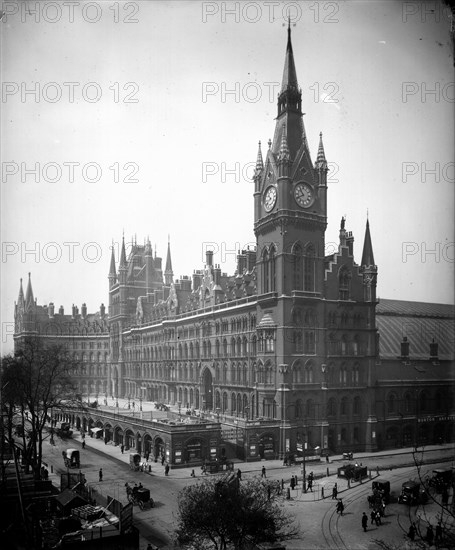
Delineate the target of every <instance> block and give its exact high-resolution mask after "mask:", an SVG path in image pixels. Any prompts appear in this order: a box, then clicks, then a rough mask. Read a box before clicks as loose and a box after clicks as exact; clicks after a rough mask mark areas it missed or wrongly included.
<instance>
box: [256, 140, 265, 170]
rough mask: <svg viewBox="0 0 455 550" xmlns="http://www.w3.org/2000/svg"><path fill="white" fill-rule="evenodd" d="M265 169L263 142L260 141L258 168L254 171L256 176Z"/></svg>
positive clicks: (257, 159)
mask: <svg viewBox="0 0 455 550" xmlns="http://www.w3.org/2000/svg"><path fill="white" fill-rule="evenodd" d="M263 169H264V161H263V160H262V150H261V142H260V141H259V144H258V156H257V158H256V169H255V171H254V176H255V177H257V176H260V175H261V172H262V170H263Z"/></svg>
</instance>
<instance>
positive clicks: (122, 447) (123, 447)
mask: <svg viewBox="0 0 455 550" xmlns="http://www.w3.org/2000/svg"><path fill="white" fill-rule="evenodd" d="M120 450H121V451H122V454H123V451H124V450H125V445H123V443H122V444H121V445H120Z"/></svg>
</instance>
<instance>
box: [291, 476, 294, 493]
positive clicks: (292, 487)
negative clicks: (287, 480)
mask: <svg viewBox="0 0 455 550" xmlns="http://www.w3.org/2000/svg"><path fill="white" fill-rule="evenodd" d="M294 487H295V479H294V476H291V489H292V490H294Z"/></svg>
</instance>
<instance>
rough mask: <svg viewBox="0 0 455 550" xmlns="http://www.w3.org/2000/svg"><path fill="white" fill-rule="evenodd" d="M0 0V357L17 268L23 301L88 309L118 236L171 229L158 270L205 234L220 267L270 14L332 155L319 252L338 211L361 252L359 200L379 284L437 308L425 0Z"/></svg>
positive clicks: (444, 179) (431, 7) (449, 280)
mask: <svg viewBox="0 0 455 550" xmlns="http://www.w3.org/2000/svg"><path fill="white" fill-rule="evenodd" d="M4 6H5V8H6V10H7V12H8V13H7V14H6V15H4V17H3V20H2V25H1V30H2V54H1V55H2V59H1V61H2V67H3V68H2V80H3V97H2V115H3V116H2V122H1V124H2V126H1V130H2V136H1V137H2V151H1V153H2V185H1V193H2V196H1V198H2V206H1V208H2V211H1V214H2V222H1V223H2V225H1V231H2V244H3V246H2V264H1V275H2V285H1V315H2V345H3V351H8V350H9V349H11V347H12V337H11V336H9V335H8V333H9V332H10V331H11V327H12V325H11V323H12V322H13V315H14V301H15V300H17V295H18V290H19V279H20V278H21V277H22V278H23V280H24V290H25V285H26V281H27V274H28V272H31V274H32V282H33V290H34V293H35V297H37V298H38V303H39V304H41V305H42V304H47V303H49V302H51V301H52V302H54V304H55V307H56V308H58V307H59V306H60V305H63V306H64V308H65V311H66V312H70V311H71V305H72V304H73V303H74V304H77V305H78V306H79V308H80V306H81V304H82V303H83V302H86V303H87V306H88V310H89V311H91V312H95V311H97V310H98V309H99V305H100V304H101V302H104V303H105V304H106V305H107V303H108V280H107V273H108V270H109V259H110V247H111V244H112V241H114V243H115V245H116V247H118V244H119V242H120V241H121V237H122V232H123V231H124V233H125V238H126V239H127V240H128V241H131V238H132V236H133V237H134V236H136V237H135V238H136V239H137V242H138V243H143V242H144V239H145V238H147V236H149V237H150V240H151V242H152V243H153V244H154V245H155V244H156V248H157V253H158V255H159V256H162V257H163V258H165V254H166V248H167V240H168V235H170V240H171V248H172V261H173V267H174V276H175V277H179V276H181V275H184V274H187V275H191V273H192V272H193V269H199V268H201V267H202V266H203V263H204V257H205V252H204V249H205V247H207V246H210V247H211V248H212V249H213V248H214V249H215V258H214V261H215V263H219V264H221V268H222V270H223V271H224V272H228V273H233V271H234V269H235V253H234V251H235V250H236V249H238V248H239V247H240V248H243V247H245V246H246V245H248V244H252V243H254V233H253V195H252V194H253V184H252V181H251V179H250V178H251V175H252V168H251V166H252V165H251V163H254V161H255V159H256V153H257V143H258V140H261V141H262V143H263V149H264V150H265V149H266V147H267V145H266V143H267V141H268V139H269V138H272V137H273V131H274V117H275V116H276V95H277V92H278V83H280V82H281V76H282V71H283V63H284V55H285V49H286V25H285V19H286V16H287V13H288V12H289V13H290V15H291V18H292V20H293V23H295V26H293V27H292V42H293V47H294V55H295V61H296V68H297V76H298V80H299V84H300V86H301V88H302V93H303V98H302V104H303V111H304V112H305V113H306V114H305V117H304V120H305V126H306V130H307V135H308V140H309V145H310V151H311V153H312V157H313V161H314V160H315V153H316V151H317V145H318V135H319V132H320V131H322V132H323V134H324V145H325V151H326V156H327V160H328V161H329V163H330V167H331V171H330V173H329V190H328V223H329V225H328V229H327V232H326V245H327V246H326V251H327V253H331V252H333V250H334V246H336V244H337V243H338V230H339V224H340V219H341V217H342V216H343V215H345V216H346V228H347V229H348V230H350V231H353V232H354V236H355V245H354V253H355V258H356V261H357V262H360V259H361V254H362V245H363V236H364V231H365V222H366V216H367V210H368V212H369V220H370V228H371V234H372V240H373V248H374V255H375V261H376V263H377V265H378V268H379V277H378V295H379V296H380V297H382V298H395V299H405V300H417V301H428V302H444V303H447V302H453V275H454V274H453V265H454V264H453V260H454V244H453V240H454V231H453V229H454V224H453V220H454V216H453V214H454V212H453V210H454V164H453V151H454V134H453V119H454V117H453V114H454V113H453V111H454V99H453V98H454V84H453V51H452V48H451V45H450V40H449V19H448V15H447V11H446V9H445V8H444V7H443V5H442V4H440V3H439V2H426V3H425V2H423V3H422V2H403V3H401V2H390V1H384V2H380V1H377V2H375V1H368V2H361V1H345V2H343V1H342V2H331V1H327V2H324V1H321V2H247V3H242V2H196V1H194V0H192V1H188V2H180V1H167V2H165V1H153V2H144V1H142V2H111V1H106V2H69V3H67V5H66V6H64V5H63V4H61V3H59V4H57V3H56V2H39V3H38V2H35V1H32V2H5V3H4ZM33 91H35V92H36V93H35V94H34V93H32V92H33ZM35 167H36V168H38V174H37V175H34V174H33V173H32V172H29V170H33V169H35ZM36 180H39V181H36ZM65 243H66V244H65ZM71 243H72V244H71ZM117 259H118V254H117ZM163 261H164V260H163Z"/></svg>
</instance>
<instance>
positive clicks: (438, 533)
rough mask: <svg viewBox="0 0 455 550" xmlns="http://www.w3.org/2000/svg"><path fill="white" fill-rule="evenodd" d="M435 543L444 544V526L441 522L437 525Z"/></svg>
mask: <svg viewBox="0 0 455 550" xmlns="http://www.w3.org/2000/svg"><path fill="white" fill-rule="evenodd" d="M434 542H435V543H438V542H442V525H441V521H438V524H437V525H436V530H435V537H434Z"/></svg>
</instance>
